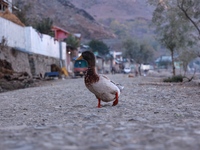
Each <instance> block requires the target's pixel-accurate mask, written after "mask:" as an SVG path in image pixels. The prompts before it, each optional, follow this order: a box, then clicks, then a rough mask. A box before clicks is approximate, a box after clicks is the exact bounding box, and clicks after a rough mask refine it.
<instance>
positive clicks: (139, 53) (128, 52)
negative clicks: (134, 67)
mask: <svg viewBox="0 0 200 150" xmlns="http://www.w3.org/2000/svg"><path fill="white" fill-rule="evenodd" d="M123 48H124V49H125V50H124V52H123V56H124V57H126V58H129V59H133V60H134V61H135V62H136V63H137V64H142V63H150V62H151V61H152V60H153V54H154V49H153V48H152V46H151V45H149V44H147V43H145V42H141V43H140V42H138V41H136V40H133V39H131V38H129V39H127V40H125V41H124V42H123ZM139 74H141V73H140V70H139Z"/></svg>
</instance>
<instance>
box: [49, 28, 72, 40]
mask: <svg viewBox="0 0 200 150" xmlns="http://www.w3.org/2000/svg"><path fill="white" fill-rule="evenodd" d="M52 31H54V38H55V40H58V41H63V40H64V39H66V38H67V37H68V36H69V35H70V32H68V31H66V30H64V29H62V28H60V27H57V26H53V27H52Z"/></svg>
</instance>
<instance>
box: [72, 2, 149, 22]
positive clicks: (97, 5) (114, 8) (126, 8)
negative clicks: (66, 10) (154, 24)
mask: <svg viewBox="0 0 200 150" xmlns="http://www.w3.org/2000/svg"><path fill="white" fill-rule="evenodd" d="M70 2H72V3H73V4H74V5H75V6H76V7H78V8H81V9H85V10H86V11H87V12H88V13H90V14H91V15H92V16H93V17H94V18H95V19H96V20H98V21H99V20H106V19H108V18H115V19H117V20H119V21H125V20H130V19H135V18H145V19H148V20H150V19H151V17H152V12H153V9H152V7H151V6H149V5H148V4H147V2H146V0H70Z"/></svg>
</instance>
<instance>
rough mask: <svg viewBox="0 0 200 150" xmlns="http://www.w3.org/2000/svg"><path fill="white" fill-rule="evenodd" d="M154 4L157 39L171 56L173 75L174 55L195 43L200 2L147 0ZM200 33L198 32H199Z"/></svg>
mask: <svg viewBox="0 0 200 150" xmlns="http://www.w3.org/2000/svg"><path fill="white" fill-rule="evenodd" d="M149 2H150V3H151V4H153V5H155V6H156V9H155V10H154V13H153V19H152V22H153V24H154V25H155V27H156V33H157V40H158V41H160V43H162V44H163V45H164V46H165V47H166V48H167V49H168V50H169V51H170V52H171V57H172V66H173V75H174V76H175V66H174V55H175V54H177V55H184V53H187V51H188V49H193V48H194V45H195V44H196V43H197V34H194V31H195V30H194V29H196V31H198V33H200V32H199V31H200V30H199V28H198V25H197V24H198V22H199V21H200V20H199V13H196V12H200V7H197V6H200V2H197V1H195V0H190V1H185V0H175V1H172V0H168V1H158V0H149ZM199 35H200V34H199ZM182 61H190V59H187V60H183V59H182Z"/></svg>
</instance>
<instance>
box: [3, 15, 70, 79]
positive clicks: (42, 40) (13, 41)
mask: <svg viewBox="0 0 200 150" xmlns="http://www.w3.org/2000/svg"><path fill="white" fill-rule="evenodd" d="M2 37H4V38H5V39H6V41H7V44H6V46H7V48H6V49H0V59H6V60H7V61H9V62H10V63H11V64H12V67H13V69H14V70H15V71H17V72H24V71H25V72H27V73H29V74H30V75H33V76H34V75H38V74H40V73H41V74H44V73H45V72H48V71H50V65H51V64H56V65H57V66H60V64H61V62H62V63H63V66H65V64H66V62H67V60H66V59H67V58H66V43H64V42H58V41H55V40H54V38H53V37H51V36H48V35H45V34H41V33H39V32H37V31H36V30H35V29H34V28H32V27H21V26H19V25H17V24H15V23H13V22H11V21H8V20H6V19H4V18H1V17H0V42H1V40H2ZM63 66H61V67H63Z"/></svg>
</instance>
